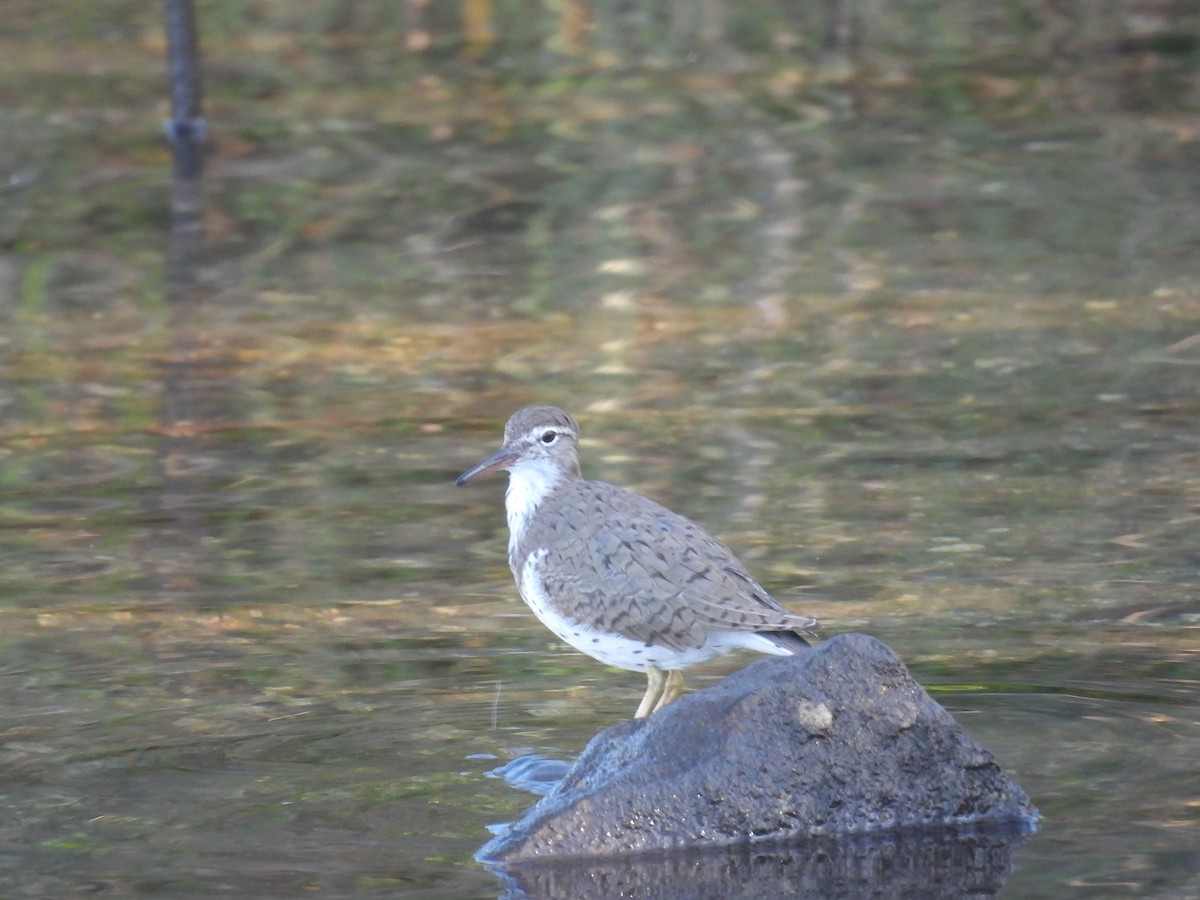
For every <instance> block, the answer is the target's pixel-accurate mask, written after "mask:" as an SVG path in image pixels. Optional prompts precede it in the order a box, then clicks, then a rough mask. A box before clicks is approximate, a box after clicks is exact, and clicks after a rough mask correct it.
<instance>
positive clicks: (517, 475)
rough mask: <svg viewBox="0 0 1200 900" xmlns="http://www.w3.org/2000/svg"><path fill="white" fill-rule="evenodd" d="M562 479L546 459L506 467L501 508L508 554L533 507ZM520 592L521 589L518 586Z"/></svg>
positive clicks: (515, 544)
mask: <svg viewBox="0 0 1200 900" xmlns="http://www.w3.org/2000/svg"><path fill="white" fill-rule="evenodd" d="M561 480H562V472H561V471H560V470H559V469H558V468H557V467H555V466H554V465H552V464H551V463H550V462H549V460H534V461H532V462H521V463H518V464H517V465H515V466H513V467H512V468H511V469H509V470H508V490H507V491H505V492H504V511H505V513H506V514H507V516H508V554H509V557H511V556H512V555H513V553H514V552H515V551H516V547H517V544H518V543H519V542H520V540H521V535H523V534H524V533H525V526H527V525H528V524H529V520H530V519H531V518H532V517H533V513H534V510H536V509H537V508H538V505H539V504H540V503H541V502H542V501H543V500H545V499H546V495H547V494H549V493H550V492H551V491H553V490H554V489H555V488H556V487H557V486H558V483H559V482H560V481H561ZM522 593H523V590H522Z"/></svg>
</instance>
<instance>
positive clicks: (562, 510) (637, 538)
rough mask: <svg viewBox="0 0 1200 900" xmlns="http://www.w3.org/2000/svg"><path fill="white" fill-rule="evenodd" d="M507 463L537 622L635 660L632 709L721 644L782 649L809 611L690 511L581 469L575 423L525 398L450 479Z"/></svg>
mask: <svg viewBox="0 0 1200 900" xmlns="http://www.w3.org/2000/svg"><path fill="white" fill-rule="evenodd" d="M501 469H507V470H508V476H509V480H508V491H507V493H506V494H505V509H506V512H507V514H508V530H509V537H508V564H509V566H510V567H511V568H512V572H513V576H514V577H515V578H516V580H517V588H518V589H519V590H520V592H521V597H522V599H524V601H525V602H526V603H527V604H529V606H530V608H531V609H532V610H533V612H534V614H535V615H536V616H537V617H538V618H539V619H540V620H541V621H542V624H543V625H545V626H546V627H547V628H549V629H550V630H551V631H553V632H554V633H555V634H556V635H558V637H559V638H561V639H562V640H564V641H566V642H567V643H568V644H570V645H571V646H572V647H574V648H575V649H576V650H580V651H582V652H584V653H586V654H588V655H589V656H592V657H595V658H596V659H598V660H600V661H601V662H602V663H605V664H607V665H610V666H615V667H617V668H618V669H628V670H630V671H633V672H645V673H646V676H647V679H648V684H647V686H646V694H645V696H644V697H642V702H641V704H639V706H638V708H637V712H636V713H634V716H635V717H636V718H642V717H644V716H647V715H649V714H650V712H652V711H654V710H658V709H660V708H662V707H663V706H665V705H666V704H667V703H669V702H671V701H672V700H674V699H675V698H676V697H678V696H679V694H680V693H681V692H682V691H683V676H682V674H681V670H682V669H686V668H687V667H688V666H693V665H695V664H696V663H700V662H704V661H705V660H708V659H711V658H713V657H714V656H717V655H719V654H723V653H728V652H730V651H731V650H736V649H746V650H757V651H758V652H760V653H773V654H776V655H780V656H783V655H788V654H792V653H797V652H799V651H800V650H802V649H804V648H805V647H807V646H808V642H807V641H806V640H805V639H804V638H803V637H801V636H800V634H798V633H797V632H806V633H810V634H811V633H812V631H813V630H814V629H815V628H817V620H816V619H813V618H810V617H808V616H800V615H795V614H794V613H790V612H788V611H787V610H786V609H784V608H783V607H782V606H781V605H780V604H779V603H778V602H777V601H776V600H775V599H774V598H773V597H771V595H770V594H768V593H767V592H766V591H765V590H763V588H762V586H761V585H760V584H759V583H758V582H757V581H755V580H754V579H753V578H752V577H751V576H750V574H749V573H748V572H747V571H746V569H745V567H744V566H743V565H742V564H741V563H740V562H739V561H738V559H737V557H735V556H734V555H733V552H732V551H731V550H730V549H729V548H728V547H726V546H725V545H724V544H722V543H721V542H720V541H718V540H717V539H716V538H715V537H713V536H712V535H711V534H709V533H708V532H707V531H705V530H704V529H703V528H701V527H700V526H699V525H697V524H696V523H695V522H693V521H691V520H690V519H685V518H684V517H683V516H681V515H678V514H677V513H673V512H671V511H670V510H669V509H667V508H666V507H664V506H660V505H659V504H657V503H655V502H654V501H653V500H650V499H648V498H646V497H643V496H641V495H640V494H635V493H633V492H632V491H627V490H625V489H624V488H619V487H617V486H616V485H612V484H607V483H605V482H603V481H584V480H583V476H582V475H581V474H580V471H579V426H578V425H577V424H575V420H574V419H572V418H571V417H570V416H569V415H567V414H566V413H565V412H563V411H562V410H561V409H557V408H555V407H553V406H531V407H529V408H527V409H522V410H519V411H518V412H516V413H514V414H513V416H512V418H511V419H509V420H508V424H507V425H505V426H504V445H503V446H502V447H501V448H500V449H499V450H498V451H496V452H495V453H494V454H492V455H491V456H489V457H488V458H487V459H485V460H484V461H483V462H481V463H479V464H478V465H476V466H473V467H471V468H470V469H468V470H467V471H465V472H463V473H462V474H461V475H459V476H458V480H457V482H456V484H459V485H463V484H466V483H467V482H468V481H471V480H472V479H474V478H476V477H478V476H480V475H486V474H488V473H489V472H496V471H499V470H501Z"/></svg>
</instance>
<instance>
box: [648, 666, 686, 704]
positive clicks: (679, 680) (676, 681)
mask: <svg viewBox="0 0 1200 900" xmlns="http://www.w3.org/2000/svg"><path fill="white" fill-rule="evenodd" d="M682 693H683V673H682V672H680V671H679V670H678V669H672V670H671V671H670V672H668V673H667V683H666V686H665V687H664V688H663V689H662V696H660V697H659V698H658V703H656V704H655V705H654V711H655V712H658V711H659V710H660V709H662V708H663V707H664V706H666V705H667V704H668V703H670V702H671V701H672V700H674V699H675V698H676V697H678V696H679V695H680V694H682Z"/></svg>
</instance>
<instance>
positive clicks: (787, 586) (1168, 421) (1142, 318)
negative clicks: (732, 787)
mask: <svg viewBox="0 0 1200 900" xmlns="http://www.w3.org/2000/svg"><path fill="white" fill-rule="evenodd" d="M20 5H21V6H23V7H24V12H25V14H26V15H25V17H24V21H25V22H26V24H25V25H24V26H22V29H21V30H19V33H16V32H14V33H13V34H11V35H10V36H9V37H7V38H5V39H4V40H3V47H0V59H2V60H4V62H3V63H0V66H3V71H4V75H5V81H6V83H7V84H8V85H9V88H8V92H7V93H5V94H4V95H3V97H4V99H3V101H2V102H3V110H2V112H0V114H2V115H3V116H4V117H5V118H6V120H8V122H9V123H10V125H12V127H6V128H4V129H2V130H3V133H4V138H3V140H4V142H5V145H6V154H5V157H6V163H5V166H6V168H5V170H4V174H5V177H6V179H7V185H8V190H7V191H6V193H4V194H3V195H0V203H2V204H3V207H2V211H0V235H2V236H3V237H4V241H3V244H2V245H0V411H2V417H0V479H2V483H3V486H4V490H3V493H2V494H0V501H2V502H0V559H2V560H3V563H2V565H0V598H2V599H0V647H2V649H3V654H2V656H0V706H2V708H3V709H4V710H5V715H4V716H3V718H2V720H0V760H2V762H3V765H2V766H0V794H2V795H3V797H4V804H5V809H6V811H7V815H6V816H5V817H4V819H3V821H2V822H0V887H2V889H3V893H5V894H6V895H13V896H63V895H69V894H72V893H78V892H82V891H88V892H92V893H98V894H101V895H104V894H109V895H112V896H126V895H130V894H134V893H139V892H141V893H156V894H162V895H165V896H179V897H185V896H213V895H220V894H223V893H226V894H231V895H243V896H272V895H276V896H295V895H298V894H300V893H302V892H303V893H305V894H306V895H314V896H347V897H349V896H355V897H357V896H403V897H487V896H496V895H498V894H500V893H501V892H502V891H503V890H504V886H503V885H502V884H501V882H500V881H499V880H498V879H496V878H495V877H494V876H492V875H491V874H489V873H488V872H486V871H484V870H483V869H482V868H480V867H479V866H478V865H476V864H475V863H474V862H473V861H472V856H473V854H474V852H475V850H476V849H477V848H478V847H479V845H481V844H482V843H483V842H484V840H486V838H487V835H488V831H487V829H488V826H489V825H494V824H496V823H500V822H504V821H507V820H509V819H511V818H513V817H515V816H517V815H518V814H519V813H520V812H521V811H522V810H523V809H524V808H525V807H526V806H527V805H528V804H529V803H531V802H532V800H533V799H534V798H533V797H532V796H531V795H528V794H525V793H521V792H518V791H516V790H514V789H512V788H511V787H510V786H508V785H507V784H505V782H503V781H502V780H500V779H496V778H490V777H488V776H487V774H486V773H487V772H489V771H491V770H492V769H494V768H496V767H497V766H499V765H501V764H503V763H504V762H506V761H508V760H510V759H513V758H517V757H519V756H522V755H524V754H530V753H536V754H540V755H542V756H544V757H546V758H550V759H563V760H566V759H571V758H573V757H574V755H576V754H577V753H578V752H579V750H580V749H581V748H582V747H583V745H584V744H585V743H586V741H587V740H588V739H589V738H590V737H591V735H593V734H594V733H595V732H596V731H597V730H598V729H600V728H602V727H604V726H605V725H608V724H611V723H613V722H615V721H617V720H619V719H621V718H623V717H625V716H628V715H629V714H630V712H631V711H632V709H633V708H634V706H635V705H636V702H637V699H638V697H639V696H640V693H641V690H642V687H643V685H642V683H641V678H640V676H637V675H631V674H628V673H620V672H617V671H614V670H609V669H605V668H604V667H601V666H599V665H598V664H596V663H594V662H592V661H590V660H588V659H586V658H582V657H580V656H578V655H577V654H574V653H573V652H572V651H570V650H569V649H567V648H565V647H562V646H559V645H557V644H556V643H555V642H554V640H553V638H552V636H550V635H549V634H548V633H546V632H545V631H544V630H543V629H542V628H541V626H540V625H538V623H537V622H536V621H535V620H534V619H533V617H532V615H531V614H529V613H528V611H527V610H526V609H525V608H524V607H523V606H522V605H521V604H520V602H519V601H518V600H517V599H516V593H515V589H514V588H513V586H512V584H511V577H510V575H509V573H508V571H507V566H506V561H505V542H506V533H505V529H504V517H503V512H502V492H503V484H502V480H501V479H497V480H495V481H493V482H491V483H486V484H480V485H473V486H471V488H470V489H456V488H455V487H454V486H453V479H454V476H455V475H457V474H458V473H459V472H460V471H462V470H463V469H465V468H467V467H468V466H469V465H470V464H472V463H474V462H476V461H478V460H479V459H480V458H482V457H483V456H484V455H486V454H488V453H490V452H491V451H492V450H493V449H494V448H495V446H496V445H497V443H498V441H499V439H500V429H501V427H502V425H503V422H504V419H505V418H506V417H507V416H508V414H509V413H510V412H511V411H512V410H514V409H515V408H517V407H519V406H522V405H525V404H528V403H531V402H547V403H556V404H559V405H562V406H564V407H566V408H568V409H570V410H571V411H572V412H573V413H574V414H575V415H576V416H577V417H578V418H579V419H580V420H581V423H582V425H583V428H584V447H583V453H584V467H585V473H586V474H587V475H588V476H589V477H594V478H603V479H606V480H610V481H613V482H616V483H619V484H622V485H624V486H627V487H630V488H633V489H636V490H639V491H642V492H644V493H646V494H648V495H650V496H652V497H654V498H655V499H658V500H660V501H661V502H664V503H666V504H668V505H670V506H671V507H673V508H675V509H677V510H678V511H680V512H682V513H684V514H687V515H689V516H691V517H693V518H695V519H696V520H698V521H700V522H701V523H703V524H705V525H707V526H708V527H710V528H711V529H712V530H713V531H715V532H716V533H717V534H719V535H720V536H721V537H722V538H723V539H725V540H726V541H727V542H728V543H730V544H731V545H732V546H733V547H735V548H736V549H737V550H738V552H739V553H740V554H742V556H743V558H744V559H745V561H746V562H747V565H748V566H749V567H750V569H751V570H752V571H753V572H754V573H755V574H756V575H757V576H758V577H759V579H760V580H761V581H763V583H764V584H765V585H766V586H767V587H768V588H769V589H771V590H772V591H773V593H775V595H776V596H777V597H779V599H780V600H781V601H783V602H784V603H786V604H788V605H789V606H792V607H793V608H795V609H796V610H797V611H801V612H806V613H810V614H813V615H815V616H817V617H818V618H820V619H821V620H822V622H823V623H824V624H825V626H826V628H827V630H828V632H829V633H839V632H843V631H850V630H855V631H866V632H868V633H870V634H874V635H876V636H877V637H879V638H881V639H882V640H884V641H885V642H887V643H888V644H889V645H890V646H892V647H893V648H894V649H896V651H897V652H898V653H900V655H901V656H902V657H903V658H904V659H905V660H906V662H907V663H908V664H909V666H910V667H911V668H912V670H913V672H914V674H915V675H916V676H917V677H918V679H919V680H920V681H921V682H922V683H923V684H925V685H926V686H927V688H928V689H929V690H930V691H931V692H933V693H934V694H935V696H936V697H937V699H939V700H940V701H941V702H942V703H944V704H945V705H946V706H947V707H948V708H949V709H950V710H951V711H952V712H953V713H954V714H955V716H956V717H957V718H958V719H959V720H960V721H961V722H962V723H963V725H964V726H965V727H966V728H967V730H968V731H969V732H970V733H971V735H972V736H973V737H975V738H976V739H977V740H979V741H980V742H981V743H983V744H984V745H985V746H987V747H988V748H989V749H991V750H992V751H993V752H994V753H995V754H996V756H997V757H998V759H999V761H1000V762H1001V764H1002V765H1003V766H1004V767H1005V768H1006V769H1007V770H1008V771H1009V772H1010V773H1011V774H1012V775H1013V777H1014V778H1015V779H1016V780H1017V781H1018V782H1019V783H1020V784H1021V785H1022V786H1023V787H1024V788H1025V789H1026V790H1027V791H1028V792H1029V793H1030V795H1031V796H1032V798H1033V800H1034V802H1035V804H1036V805H1037V806H1038V808H1039V809H1040V810H1041V811H1042V813H1043V814H1044V816H1045V819H1044V822H1043V827H1042V830H1041V831H1040V832H1039V833H1038V834H1037V835H1035V836H1033V837H1032V838H1031V839H1029V840H1028V841H1027V842H1026V843H1025V844H1024V845H1022V846H1021V847H1019V848H1018V849H1017V850H1016V852H1015V855H1014V870H1013V871H1012V872H1011V873H1010V874H1009V876H1008V878H1007V882H1006V884H1005V886H1004V889H1003V891H1002V896H1006V897H1013V898H1017V897H1055V898H1059V897H1070V896H1080V897H1089V898H1090V897H1129V896H1145V897H1182V896H1188V895H1189V894H1191V893H1195V892H1196V891H1197V890H1200V854H1198V853H1197V850H1196V847H1197V846H1198V845H1200V840H1198V839H1200V769H1198V768H1197V762H1196V747H1197V746H1198V745H1200V687H1198V684H1197V672H1198V671H1200V668H1198V662H1200V661H1198V659H1197V647H1198V646H1200V645H1198V644H1197V639H1196V636H1197V627H1198V623H1200V601H1198V600H1197V597H1200V592H1198V590H1197V588H1198V586H1200V552H1198V550H1197V543H1196V541H1195V534H1196V528H1197V523H1198V522H1200V476H1198V474H1197V473H1198V472H1200V465H1198V463H1200V442H1198V440H1197V430H1196V422H1197V421H1198V419H1197V415H1198V413H1200V410H1198V408H1197V406H1198V400H1197V398H1198V397H1200V392H1198V391H1197V364H1198V363H1200V337H1198V335H1200V288H1198V284H1200V282H1197V279H1196V265H1195V257H1196V254H1195V250H1196V247H1197V246H1198V244H1200V214H1198V213H1197V210H1200V204H1198V203H1197V190H1198V189H1200V184H1198V183H1197V181H1196V172H1197V171H1200V168H1198V167H1197V164H1198V163H1200V141H1198V140H1197V137H1196V128H1195V122H1196V114H1197V109H1198V107H1200V104H1198V103H1197V100H1196V98H1197V96H1200V84H1198V81H1197V68H1196V64H1195V58H1194V51H1186V40H1185V41H1184V42H1183V44H1182V45H1181V44H1180V43H1179V41H1178V40H1174V39H1176V38H1187V37H1188V36H1189V35H1190V36H1194V35H1195V34H1197V33H1198V32H1197V29H1200V23H1198V22H1197V21H1196V18H1195V16H1194V14H1192V13H1191V12H1190V11H1178V10H1173V11H1168V12H1163V13H1161V18H1160V19H1155V20H1154V21H1152V22H1151V25H1154V27H1155V28H1158V29H1159V30H1158V31H1152V32H1151V33H1150V37H1154V36H1155V35H1159V36H1163V35H1165V36H1166V37H1167V38H1171V39H1172V40H1174V43H1173V42H1172V40H1164V41H1161V42H1159V43H1155V42H1154V41H1149V43H1147V40H1148V39H1147V38H1146V35H1145V34H1144V33H1143V31H1141V30H1138V29H1141V28H1143V26H1144V25H1145V22H1144V21H1143V20H1138V23H1140V24H1138V23H1135V22H1134V21H1133V18H1132V17H1131V18H1130V19H1128V20H1127V19H1125V18H1123V17H1122V15H1121V14H1120V13H1121V12H1123V10H1121V11H1118V12H1106V13H1105V15H1095V16H1093V15H1090V14H1089V15H1087V16H1086V17H1085V18H1081V19H1080V20H1079V21H1076V22H1066V23H1063V22H1062V21H1060V20H1059V19H1058V18H1055V16H1061V15H1063V14H1062V13H1061V12H1057V13H1054V14H1053V15H1051V14H1050V13H1048V12H1043V11H1042V10H1040V8H1034V9H1033V11H1032V12H1030V13H1028V15H1027V14H1026V12H1022V10H1024V9H1025V7H1021V8H1020V9H1018V8H1017V7H1015V6H1014V7H1013V8H1012V9H1009V8H1008V6H1005V5H1001V6H1000V7H996V6H995V5H982V4H966V5H965V6H964V11H963V12H962V13H961V15H959V14H953V15H952V14H950V13H946V14H944V15H942V16H933V17H932V18H930V13H929V11H928V10H924V7H922V6H921V5H919V4H904V3H898V2H897V3H894V4H893V3H886V4H881V5H879V9H878V10H877V11H876V13H875V15H876V16H878V18H875V19H871V20H870V21H868V22H867V23H866V25H865V26H864V27H865V32H864V34H863V35H860V38H861V40H862V41H865V49H863V46H862V45H861V44H855V43H854V42H853V41H849V42H848V43H839V40H838V39H835V38H836V35H834V36H828V35H826V30H825V29H823V28H821V27H817V26H820V25H821V24H822V23H820V22H815V21H813V22H810V21H809V20H808V19H807V18H805V16H808V15H815V14H812V13H800V12H797V11H796V10H792V9H791V8H790V5H786V4H785V5H781V6H780V7H779V8H775V7H771V8H770V9H767V8H765V7H763V8H760V5H758V4H755V5H753V8H752V9H751V8H750V7H746V8H745V9H743V7H742V6H738V7H736V8H734V7H728V8H723V7H721V6H720V5H719V4H718V5H715V6H714V5H709V6H697V7H695V10H694V11H695V18H689V17H688V16H687V15H685V14H684V10H692V9H693V8H692V7H691V6H689V5H686V4H684V5H681V6H680V7H679V10H676V11H674V12H673V13H672V15H671V16H670V17H667V18H664V19H662V20H660V19H658V18H656V17H654V16H650V15H648V14H645V13H644V12H639V11H638V10H637V8H636V7H635V8H633V10H632V11H629V12H627V13H624V14H622V15H621V16H618V15H617V14H616V13H613V12H609V11H607V10H592V11H591V14H592V17H593V18H592V19H591V25H589V26H588V27H586V28H582V29H577V28H575V27H574V26H573V25H572V24H571V22H570V21H568V20H566V19H563V20H558V19H552V18H550V17H549V14H548V13H546V12H545V11H544V10H541V7H539V8H538V10H537V11H534V12H537V13H538V14H539V15H540V16H541V18H537V17H535V18H534V19H533V20H536V21H538V22H539V23H541V25H540V27H539V28H538V29H534V30H533V31H530V29H529V28H528V27H526V26H525V25H523V24H522V25H521V27H517V24H518V23H517V22H516V21H515V20H514V21H509V20H508V19H507V18H505V16H508V15H512V16H517V14H518V13H520V14H521V15H523V16H525V18H522V19H521V20H520V22H522V23H526V22H528V21H533V20H531V19H530V18H529V15H530V11H529V10H525V9H523V8H522V9H520V10H515V9H514V10H505V11H499V12H493V13H492V14H493V15H494V16H495V19H494V21H493V24H495V26H496V27H495V28H494V30H493V31H492V32H491V33H492V34H493V35H494V36H493V37H492V38H488V37H487V36H486V35H487V33H488V32H487V30H486V29H484V30H479V26H480V22H478V21H472V20H469V19H467V20H460V19H456V18H453V17H452V16H451V15H450V14H449V13H446V12H445V11H443V10H440V9H439V10H433V9H431V10H429V11H426V12H424V13H422V12H420V11H419V9H418V8H417V7H413V10H414V11H412V12H410V13H409V15H411V16H415V17H416V18H409V19H403V20H401V19H395V18H392V14H391V13H385V12H383V11H382V7H380V8H376V7H374V6H372V5H369V4H351V5H349V6H347V7H346V9H347V10H348V11H347V12H346V13H345V14H344V15H342V14H339V13H335V12H334V11H333V8H332V7H329V8H328V9H327V8H325V7H324V6H321V5H317V6H315V7H314V8H313V10H311V11H305V12H299V11H291V12H289V11H288V10H285V9H284V8H282V7H278V6H277V5H275V4H270V3H266V4H260V5H257V6H254V7H253V8H252V9H250V10H249V11H246V10H243V9H242V7H241V6H238V8H237V9H235V8H234V5H228V6H227V5H225V4H216V5H215V6H212V7H211V9H209V10H206V11H204V14H203V16H202V34H203V36H204V39H205V41H206V45H205V46H206V62H207V66H208V70H209V72H210V84H209V86H208V87H209V90H208V95H209V99H210V105H211V109H210V118H211V120H212V127H213V135H214V137H213V157H212V160H211V163H210V166H209V169H208V173H207V176H206V182H205V192H206V193H205V204H206V205H205V209H206V212H205V216H204V226H205V240H204V243H203V244H202V245H201V246H200V247H199V248H198V249H196V251H195V256H194V257H193V258H190V259H187V260H185V261H187V262H190V263H191V264H192V268H190V269H189V270H188V272H187V273H186V274H187V277H186V279H185V281H184V282H183V285H184V289H183V290H182V291H180V290H178V288H179V285H180V282H178V281H176V280H174V279H173V278H168V271H167V257H168V249H169V247H168V236H167V233H168V231H169V224H170V215H169V207H168V197H169V195H170V184H169V180H168V177H169V171H170V166H169V159H168V156H167V154H166V151H165V149H164V148H163V147H162V146H161V142H160V139H159V133H158V122H159V120H160V119H161V118H162V114H161V103H162V97H163V96H165V95H164V93H163V89H162V84H161V81H160V75H159V73H160V71H161V68H160V66H161V63H160V59H159V55H158V54H159V52H160V50H161V46H160V38H158V36H157V35H158V33H159V32H158V22H157V18H156V15H157V12H158V8H157V7H154V8H153V9H151V8H150V7H144V5H143V4H131V3H130V4H126V3H118V4H110V5H106V11H105V14H104V16H103V17H102V20H100V19H97V18H96V16H95V15H94V13H92V14H88V13H87V10H88V9H91V8H92V7H91V6H87V9H84V7H83V6H80V5H78V4H71V5H69V6H70V12H71V13H72V14H75V13H78V15H77V16H74V15H72V16H71V17H67V16H66V15H65V14H64V16H63V17H59V16H58V15H57V14H56V13H54V12H50V11H44V10H43V11H40V12H39V10H40V7H38V8H35V7H34V6H33V5H28V4H20ZM75 6H79V9H75ZM434 6H435V7H436V6H437V5H436V4H435V5H434ZM517 6H521V4H517ZM339 8H340V7H339ZM289 9H290V7H289ZM475 9H476V11H477V12H478V11H479V10H480V9H482V10H485V11H486V10H488V9H490V7H487V5H486V4H484V5H480V6H477V7H475ZM396 15H399V14H398V13H397V14H396ZM1079 15H1080V16H1083V13H1080V14H1079ZM1156 22H1157V24H1155V23H1156ZM485 24H486V23H485ZM1135 24H1136V28H1135ZM810 26H811V27H810ZM834 30H835V31H836V29H834ZM631 35H633V36H634V37H632V38H631V37H630V36H631ZM817 35H826V37H827V38H828V39H827V40H826V39H818V37H817ZM423 41H425V42H426V43H423ZM1181 46H1183V48H1184V49H1183V51H1180V49H1179V48H1180V47H1181ZM856 47H858V48H859V49H856ZM172 259H175V260H176V261H177V262H178V260H179V257H178V256H172ZM744 662H745V660H744V659H731V660H726V661H721V662H717V663H714V664H712V665H710V666H707V667H705V668H704V669H703V670H701V671H698V672H696V673H695V674H693V675H691V676H690V678H689V681H690V683H691V684H692V686H693V687H694V688H702V687H703V686H705V685H706V684H710V683H712V682H713V681H714V680H715V679H717V678H719V677H721V676H722V675H723V674H725V673H727V672H729V671H732V670H733V669H734V668H736V667H738V666H739V665H742V664H743V663H744Z"/></svg>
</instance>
